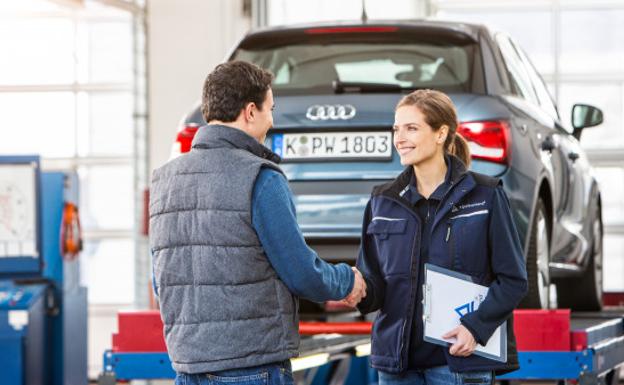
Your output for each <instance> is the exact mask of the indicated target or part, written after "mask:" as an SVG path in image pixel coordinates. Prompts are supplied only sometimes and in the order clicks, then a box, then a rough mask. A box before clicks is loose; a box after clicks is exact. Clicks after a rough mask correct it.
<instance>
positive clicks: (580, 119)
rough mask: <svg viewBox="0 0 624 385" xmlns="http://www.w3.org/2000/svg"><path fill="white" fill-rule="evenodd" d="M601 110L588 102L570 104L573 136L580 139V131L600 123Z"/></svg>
mask: <svg viewBox="0 0 624 385" xmlns="http://www.w3.org/2000/svg"><path fill="white" fill-rule="evenodd" d="M602 120H603V119H602V110H601V109H600V108H597V107H594V106H590V105H588V104H575V105H574V106H572V127H573V128H574V133H573V134H572V135H574V137H575V138H576V139H579V140H580V139H581V133H582V132H583V129H584V128H586V127H593V126H597V125H599V124H601V123H602Z"/></svg>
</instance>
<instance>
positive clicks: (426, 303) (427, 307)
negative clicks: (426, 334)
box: [423, 284, 431, 322]
mask: <svg viewBox="0 0 624 385" xmlns="http://www.w3.org/2000/svg"><path fill="white" fill-rule="evenodd" d="M423 320H424V321H425V322H431V285H430V284H424V285H423Z"/></svg>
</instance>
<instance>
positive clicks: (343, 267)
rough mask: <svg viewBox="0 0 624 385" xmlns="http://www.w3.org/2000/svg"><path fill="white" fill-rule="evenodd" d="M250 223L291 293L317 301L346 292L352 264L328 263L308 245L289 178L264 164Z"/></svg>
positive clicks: (351, 277)
mask: <svg viewBox="0 0 624 385" xmlns="http://www.w3.org/2000/svg"><path fill="white" fill-rule="evenodd" d="M252 224H253V227H254V229H255V230H256V233H257V234H258V238H259V239H260V243H261V244H262V247H263V249H264V251H265V253H266V255H267V257H268V259H269V261H270V263H271V265H272V266H273V268H274V269H275V271H276V272H277V275H278V276H279V278H280V279H281V280H282V281H283V282H284V283H285V284H286V286H287V287H288V289H290V291H291V292H292V293H293V294H295V295H297V296H299V297H303V298H306V299H309V300H312V301H316V302H323V301H327V300H340V299H343V298H344V297H346V296H347V295H349V293H350V292H351V290H352V288H353V281H354V275H353V272H352V271H351V267H350V266H349V265H347V264H345V263H341V264H337V265H332V264H329V263H327V262H325V261H323V260H322V259H320V258H319V257H318V255H317V254H316V252H314V250H312V249H311V248H310V247H308V245H307V244H306V243H305V239H304V238H303V234H302V233H301V229H300V228H299V225H298V224H297V217H296V212H295V205H294V203H293V200H292V193H291V192H290V189H289V187H288V181H287V180H286V178H285V177H284V175H282V174H281V173H279V172H277V171H275V170H272V169H269V168H263V169H262V170H260V173H259V175H258V178H257V179H256V183H255V185H254V190H253V196H252Z"/></svg>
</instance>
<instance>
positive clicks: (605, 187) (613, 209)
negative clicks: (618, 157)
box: [594, 167, 624, 226]
mask: <svg viewBox="0 0 624 385" xmlns="http://www.w3.org/2000/svg"><path fill="white" fill-rule="evenodd" d="M594 173H595V176H596V180H597V181H598V184H599V185H600V192H601V196H602V220H603V222H604V224H605V225H606V226H608V225H610V224H624V199H622V198H623V197H624V168H621V167H596V168H594Z"/></svg>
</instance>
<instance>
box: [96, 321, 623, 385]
mask: <svg viewBox="0 0 624 385" xmlns="http://www.w3.org/2000/svg"><path fill="white" fill-rule="evenodd" d="M118 324H119V329H118V330H119V333H117V334H114V335H113V348H112V350H107V351H106V352H105V353H104V372H103V373H102V374H101V375H100V378H99V384H100V385H109V384H115V381H116V380H134V379H172V378H174V377H175V373H174V371H173V369H172V368H171V362H170V361H169V357H168V356H167V353H166V348H165V343H164V340H163V338H162V323H161V320H160V315H159V313H158V311H141V312H122V313H120V314H119V315H118ZM371 326H372V325H371V323H370V322H301V323H300V334H301V335H302V340H301V347H300V351H301V356H300V357H298V358H295V359H293V360H292V364H293V373H294V377H295V382H296V383H297V384H306V385H307V384H314V385H321V384H332V385H339V384H347V385H351V384H369V383H375V382H376V373H375V371H374V370H370V369H368V359H367V358H366V356H368V355H369V354H370V336H369V334H370V330H371ZM137 330H141V333H140V335H139V334H138V333H136V331H137ZM514 330H515V334H516V339H517V344H518V350H519V353H518V358H519V361H520V369H519V370H517V371H515V372H512V373H509V374H506V375H503V376H497V378H496V379H497V380H500V381H501V382H507V383H508V382H509V381H517V380H522V381H526V380H541V381H543V380H556V381H566V380H575V381H578V383H579V384H581V385H590V384H606V385H611V384H615V383H617V382H618V381H619V368H620V366H621V365H622V364H624V312H622V311H621V309H620V310H615V309H614V310H606V311H603V312H600V313H570V311H569V310H516V311H515V312H514Z"/></svg>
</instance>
